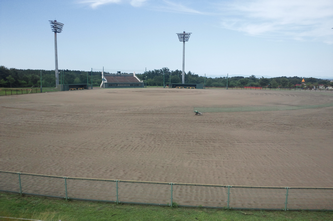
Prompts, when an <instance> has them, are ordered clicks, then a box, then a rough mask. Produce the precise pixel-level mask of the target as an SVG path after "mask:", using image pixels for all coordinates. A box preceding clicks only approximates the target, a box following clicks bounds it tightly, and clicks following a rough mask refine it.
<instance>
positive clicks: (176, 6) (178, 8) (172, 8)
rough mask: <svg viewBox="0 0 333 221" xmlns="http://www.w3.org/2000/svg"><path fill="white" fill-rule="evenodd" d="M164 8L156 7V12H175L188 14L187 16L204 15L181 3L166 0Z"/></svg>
mask: <svg viewBox="0 0 333 221" xmlns="http://www.w3.org/2000/svg"><path fill="white" fill-rule="evenodd" d="M164 3H165V4H164V5H163V6H158V7H155V9H156V10H160V11H166V12H174V13H186V14H204V13H203V12H200V11H198V10H195V9H192V8H190V7H188V6H185V5H183V4H181V3H174V2H171V1H167V0H164Z"/></svg>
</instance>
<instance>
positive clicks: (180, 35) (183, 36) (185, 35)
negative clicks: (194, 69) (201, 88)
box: [177, 31, 192, 84]
mask: <svg viewBox="0 0 333 221" xmlns="http://www.w3.org/2000/svg"><path fill="white" fill-rule="evenodd" d="M191 34H192V33H190V32H189V33H186V32H185V31H184V32H183V33H177V35H178V39H179V41H180V42H183V72H182V84H185V42H187V41H188V40H189V39H190V35H191Z"/></svg>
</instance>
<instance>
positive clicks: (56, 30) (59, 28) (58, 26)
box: [49, 20, 64, 88]
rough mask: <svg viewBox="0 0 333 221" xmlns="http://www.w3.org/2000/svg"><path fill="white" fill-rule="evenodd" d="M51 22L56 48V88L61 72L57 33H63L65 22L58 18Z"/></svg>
mask: <svg viewBox="0 0 333 221" xmlns="http://www.w3.org/2000/svg"><path fill="white" fill-rule="evenodd" d="M49 21H50V24H51V29H52V31H53V32H54V50H55V79H56V88H58V86H59V73H58V52H57V33H61V31H62V27H63V26H64V24H63V23H60V22H57V20H54V21H52V20H49Z"/></svg>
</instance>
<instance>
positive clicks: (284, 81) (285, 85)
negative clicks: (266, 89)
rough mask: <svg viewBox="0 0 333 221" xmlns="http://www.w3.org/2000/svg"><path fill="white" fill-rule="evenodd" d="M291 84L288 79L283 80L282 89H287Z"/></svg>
mask: <svg viewBox="0 0 333 221" xmlns="http://www.w3.org/2000/svg"><path fill="white" fill-rule="evenodd" d="M288 84H289V81H288V80H287V79H286V78H282V79H281V86H282V87H287V86H288Z"/></svg>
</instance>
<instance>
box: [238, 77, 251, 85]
mask: <svg viewBox="0 0 333 221" xmlns="http://www.w3.org/2000/svg"><path fill="white" fill-rule="evenodd" d="M248 83H249V79H247V78H243V79H240V80H239V81H238V85H239V86H240V87H244V86H246V85H247V84H248Z"/></svg>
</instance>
